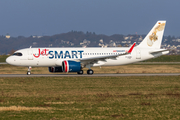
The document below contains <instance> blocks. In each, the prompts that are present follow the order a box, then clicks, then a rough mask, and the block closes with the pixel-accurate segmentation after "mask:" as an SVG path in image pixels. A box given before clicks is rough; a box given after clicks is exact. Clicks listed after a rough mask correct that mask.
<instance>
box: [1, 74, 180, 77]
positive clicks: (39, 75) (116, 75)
mask: <svg viewBox="0 0 180 120" xmlns="http://www.w3.org/2000/svg"><path fill="white" fill-rule="evenodd" d="M123 76H180V73H141V74H93V75H87V74H83V75H78V74H31V75H26V74H0V77H123Z"/></svg>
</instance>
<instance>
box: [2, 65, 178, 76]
mask: <svg viewBox="0 0 180 120" xmlns="http://www.w3.org/2000/svg"><path fill="white" fill-rule="evenodd" d="M92 69H93V70H94V73H95V74H96V73H104V74H107V73H115V74H120V73H180V64H177V65H176V64H173V65H136V64H130V65H123V66H107V67H101V68H100V67H92ZM83 70H84V74H86V70H87V68H84V69H83ZM26 72H27V67H16V66H11V65H0V74H26ZM32 74H53V73H50V72H49V70H48V67H33V68H32ZM55 74H57V73H55ZM58 74H59V73H58ZM63 74H64V73H63ZM71 74H72V73H71ZM74 74H77V73H74Z"/></svg>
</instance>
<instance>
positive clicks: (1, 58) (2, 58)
mask: <svg viewBox="0 0 180 120" xmlns="http://www.w3.org/2000/svg"><path fill="white" fill-rule="evenodd" d="M7 57H9V56H8V55H0V62H6V58H7Z"/></svg>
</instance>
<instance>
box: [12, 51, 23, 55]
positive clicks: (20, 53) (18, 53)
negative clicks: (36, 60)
mask: <svg viewBox="0 0 180 120" xmlns="http://www.w3.org/2000/svg"><path fill="white" fill-rule="evenodd" d="M13 55H15V56H22V53H19V52H18V53H14V54H13Z"/></svg>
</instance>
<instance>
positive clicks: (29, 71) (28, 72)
mask: <svg viewBox="0 0 180 120" xmlns="http://www.w3.org/2000/svg"><path fill="white" fill-rule="evenodd" d="M27 75H31V66H29V67H28V71H27Z"/></svg>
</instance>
